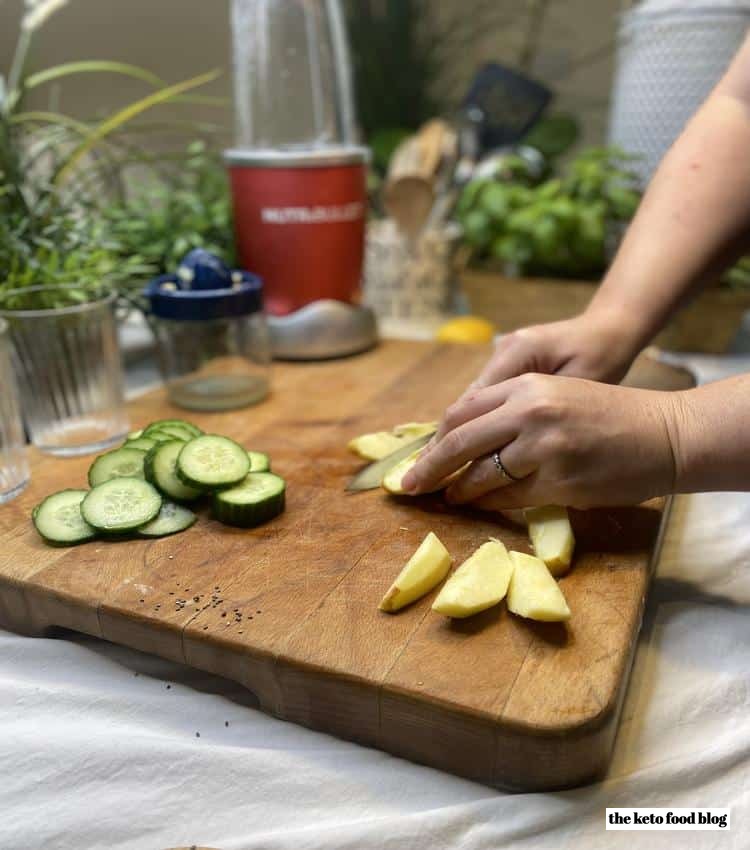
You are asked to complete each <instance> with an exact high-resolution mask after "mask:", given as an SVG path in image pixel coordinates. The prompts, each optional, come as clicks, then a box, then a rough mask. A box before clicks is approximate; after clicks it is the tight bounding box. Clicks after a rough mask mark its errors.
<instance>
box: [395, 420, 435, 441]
mask: <svg viewBox="0 0 750 850" xmlns="http://www.w3.org/2000/svg"><path fill="white" fill-rule="evenodd" d="M437 429H438V423H437V422H403V423H402V424H401V425H396V426H395V427H394V429H393V431H392V433H393V434H394V436H396V437H406V439H408V440H416V439H418V438H419V437H423V436H424V435H425V434H433V433H434V432H435V431H437Z"/></svg>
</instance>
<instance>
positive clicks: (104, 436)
mask: <svg viewBox="0 0 750 850" xmlns="http://www.w3.org/2000/svg"><path fill="white" fill-rule="evenodd" d="M115 297H116V296H115V293H113V292H106V293H102V294H101V295H100V296H99V297H96V298H93V299H91V300H83V301H82V300H81V290H80V289H79V288H78V287H75V286H32V287H28V288H26V289H15V290H10V291H9V292H5V293H3V294H2V295H0V317H3V318H5V319H6V321H7V322H8V325H9V327H10V338H11V342H12V344H13V349H14V365H15V372H16V376H17V378H18V384H19V389H20V392H21V402H22V410H23V418H24V421H25V423H26V429H27V431H28V433H29V437H30V438H31V441H32V442H33V443H34V445H35V446H36V447H37V448H38V449H40V450H41V451H43V452H49V453H50V454H54V455H60V456H63V457H64V456H71V455H79V454H87V453H89V452H96V451H100V450H102V449H105V448H108V447H109V446H112V445H114V444H115V443H117V442H119V441H120V440H121V439H122V438H123V437H124V436H125V434H126V433H127V431H128V419H127V415H126V413H125V406H124V400H123V389H122V366H121V363H120V354H119V351H118V348H117V335H116V330H115V317H114V301H115Z"/></svg>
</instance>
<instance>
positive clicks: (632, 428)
mask: <svg viewBox="0 0 750 850" xmlns="http://www.w3.org/2000/svg"><path fill="white" fill-rule="evenodd" d="M680 395H681V394H679V393H666V392H663V393H660V392H654V391H651V390H639V389H631V388H626V387H619V386H612V385H608V384H601V383H598V382H594V381H587V380H582V379H580V378H568V377H562V376H551V375H540V374H525V375H521V376H520V377H516V378H512V379H510V380H507V381H504V382H503V383H501V384H494V385H491V386H488V387H484V388H481V389H476V390H473V391H472V392H470V393H468V394H467V395H466V396H464V398H463V399H461V400H460V401H458V402H457V403H456V404H454V405H453V406H452V407H450V408H449V409H448V411H447V413H446V417H445V422H444V427H445V433H444V434H443V435H442V436H441V437H440V439H438V440H436V441H435V442H434V443H433V444H432V445H431V446H429V447H428V448H427V449H426V450H425V452H424V454H423V456H422V457H421V458H420V460H419V462H418V463H417V464H416V465H415V466H414V468H413V469H412V470H411V471H410V472H409V474H408V475H407V476H406V477H405V479H404V482H403V484H404V488H405V489H406V490H407V492H410V493H412V494H417V493H420V492H427V491H429V490H430V489H433V488H434V487H436V486H437V485H438V484H439V482H440V481H441V480H443V479H444V478H446V477H447V476H449V475H451V474H452V473H454V472H456V471H457V470H460V469H461V467H463V466H464V465H465V464H467V463H469V462H470V464H471V465H470V466H469V467H468V468H467V469H466V471H465V472H463V473H462V474H461V476H460V477H459V478H458V479H457V480H456V481H455V482H454V483H453V484H451V486H450V487H449V488H448V490H447V494H446V495H447V498H448V500H449V501H451V502H455V503H464V502H473V501H475V500H481V501H480V506H481V507H485V508H489V509H496V510H497V509H508V508H517V507H531V506H534V505H547V504H558V505H569V506H572V507H579V508H585V507H591V506H594V505H612V504H616V505H624V504H636V503H638V502H641V501H644V500H645V499H648V498H651V497H653V496H657V495H663V494H665V493H670V492H672V491H673V489H674V486H675V476H676V463H677V460H678V459H677V458H676V457H675V451H676V446H677V438H676V436H675V434H676V428H677V414H678V410H679V406H680ZM495 451H498V452H499V453H500V459H501V462H502V465H503V467H504V468H505V469H506V470H507V472H508V473H509V474H510V475H511V476H513V478H514V479H518V480H508V479H506V478H505V477H504V476H503V475H502V474H501V472H500V471H499V470H498V468H497V467H496V465H495V462H494V460H493V457H492V455H493V453H494V452H495Z"/></svg>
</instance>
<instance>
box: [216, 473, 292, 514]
mask: <svg viewBox="0 0 750 850" xmlns="http://www.w3.org/2000/svg"><path fill="white" fill-rule="evenodd" d="M285 492H286V482H285V481H284V479H283V478H281V477H279V476H278V475H274V474H273V472H251V473H250V474H249V475H248V476H247V477H246V478H245V480H244V481H243V482H242V483H241V484H238V485H237V486H236V487H230V488H229V489H228V490H221V491H219V492H218V493H214V497H213V501H212V505H211V507H212V509H213V514H214V516H215V517H216V519H218V520H219V522H223V523H225V524H226V525H236V526H239V527H240V528H251V527H253V526H255V525H260V524H261V523H263V522H267V521H268V520H269V519H273V518H274V517H275V516H278V515H279V514H280V513H281V512H282V511H283V510H284V499H285Z"/></svg>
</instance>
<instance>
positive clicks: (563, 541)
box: [524, 505, 576, 576]
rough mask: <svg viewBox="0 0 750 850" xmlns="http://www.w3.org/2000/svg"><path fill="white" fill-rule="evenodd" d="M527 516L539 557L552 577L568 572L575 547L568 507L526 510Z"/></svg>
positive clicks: (535, 550)
mask: <svg viewBox="0 0 750 850" xmlns="http://www.w3.org/2000/svg"><path fill="white" fill-rule="evenodd" d="M524 516H525V517H526V524H527V526H528V529H529V537H530V538H531V543H532V545H533V546H534V553H535V555H536V556H537V558H541V560H542V561H544V563H545V564H546V565H547V567H548V569H549V571H550V572H551V573H552V575H553V576H561V575H563V574H564V573H566V572H567V571H568V570H569V569H570V562H571V560H572V558H573V549H574V547H575V545H576V540H575V537H574V536H573V529H572V527H571V525H570V518H569V517H568V511H567V508H561V507H557V506H556V505H547V506H545V507H541V508H526V510H525V511H524Z"/></svg>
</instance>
